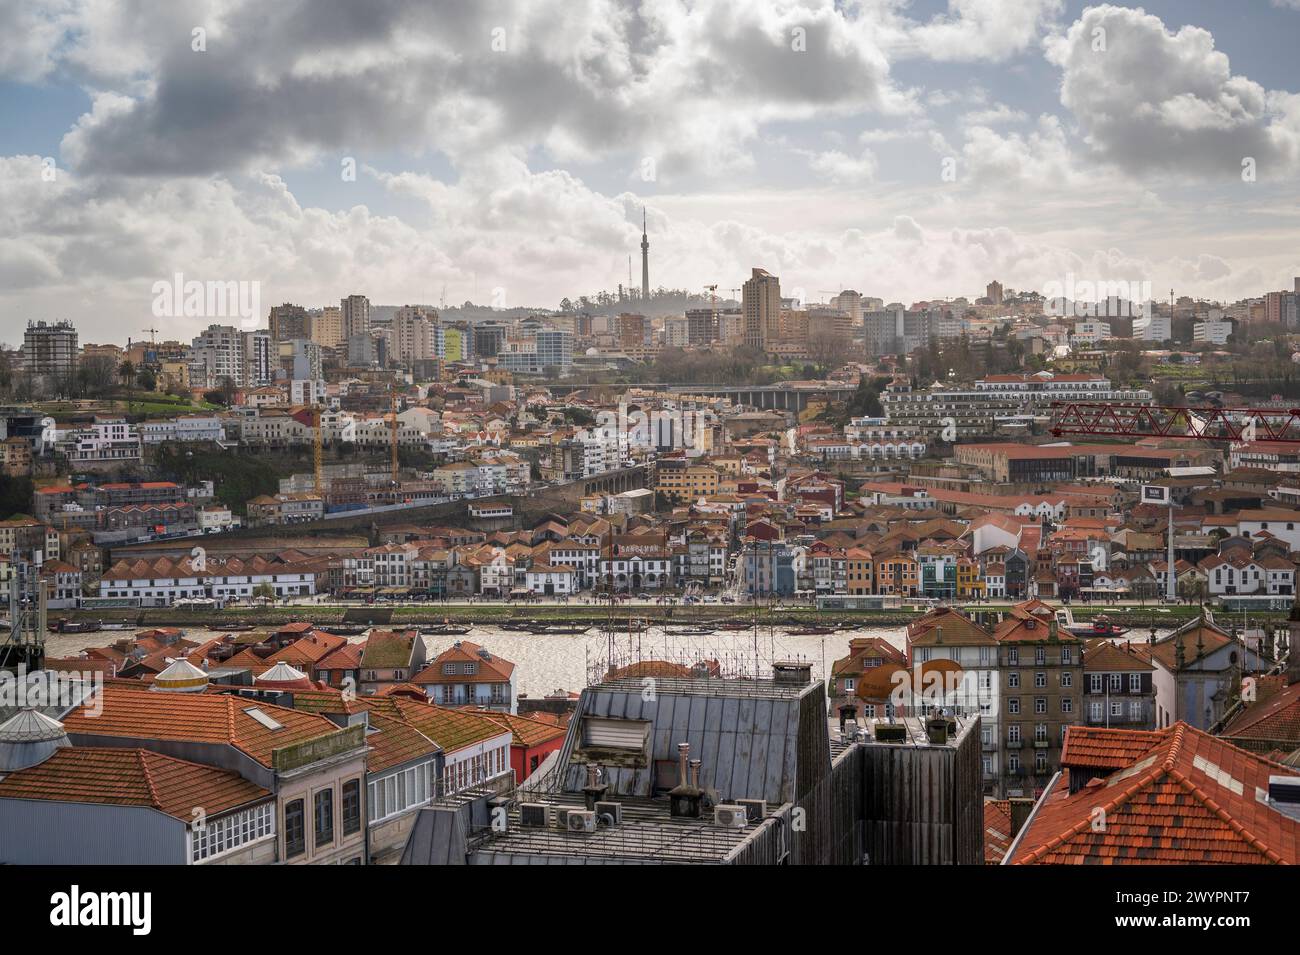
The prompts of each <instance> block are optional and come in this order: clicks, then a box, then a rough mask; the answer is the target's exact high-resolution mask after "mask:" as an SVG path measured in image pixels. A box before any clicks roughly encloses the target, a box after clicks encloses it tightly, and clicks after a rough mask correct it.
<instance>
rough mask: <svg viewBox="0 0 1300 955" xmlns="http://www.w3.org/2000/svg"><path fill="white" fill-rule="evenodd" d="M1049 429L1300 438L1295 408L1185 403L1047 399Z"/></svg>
mask: <svg viewBox="0 0 1300 955" xmlns="http://www.w3.org/2000/svg"><path fill="white" fill-rule="evenodd" d="M1051 431H1052V434H1053V435H1054V436H1055V437H1058V438H1060V437H1066V436H1071V435H1081V436H1087V437H1094V438H1197V439H1199V440H1202V441H1230V442H1234V443H1236V442H1247V443H1249V442H1256V441H1263V442H1279V441H1295V442H1300V408H1286V409H1282V408H1215V407H1206V408H1188V407H1178V406H1173V405H1141V404H1123V403H1119V404H1116V403H1112V402H1107V401H1054V402H1052V429H1051Z"/></svg>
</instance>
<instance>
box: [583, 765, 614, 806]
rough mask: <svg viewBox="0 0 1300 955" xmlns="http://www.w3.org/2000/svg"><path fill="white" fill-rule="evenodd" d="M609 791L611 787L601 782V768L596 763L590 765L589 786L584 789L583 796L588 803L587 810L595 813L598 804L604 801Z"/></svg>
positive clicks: (588, 770) (588, 771) (588, 768)
mask: <svg viewBox="0 0 1300 955" xmlns="http://www.w3.org/2000/svg"><path fill="white" fill-rule="evenodd" d="M608 790H609V786H607V785H605V784H603V783H601V781H600V766H598V765H597V764H596V763H588V764H587V785H585V786H583V787H582V795H583V797H584V798H585V799H586V801H587V808H588V809H589V810H591V811H593V812H594V811H595V809H596V803H598V802H601V801H603V800H604V798H605V793H606V792H607V791H608Z"/></svg>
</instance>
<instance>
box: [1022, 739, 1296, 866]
mask: <svg viewBox="0 0 1300 955" xmlns="http://www.w3.org/2000/svg"><path fill="white" fill-rule="evenodd" d="M1079 729H1080V727H1071V728H1070V730H1069V731H1068V733H1067V736H1066V746H1067V748H1068V747H1069V736H1070V735H1073V734H1074V733H1075V732H1076V731H1078V730H1079ZM1088 732H1095V731H1091V730H1090V731H1088ZM1146 735H1147V738H1148V739H1147V742H1148V744H1149V745H1148V746H1147V748H1146V750H1145V752H1144V753H1143V754H1142V755H1141V756H1140V758H1135V759H1130V760H1129V761H1128V762H1126V763H1125V764H1124V766H1123V768H1121V769H1117V770H1115V771H1113V772H1112V773H1110V775H1109V776H1107V777H1104V778H1097V779H1094V780H1092V781H1091V782H1090V783H1088V784H1087V785H1086V786H1084V787H1082V788H1081V789H1079V790H1078V791H1077V792H1075V793H1073V794H1071V793H1070V792H1069V790H1068V787H1067V786H1065V785H1064V777H1058V779H1057V781H1056V788H1055V789H1053V790H1052V791H1050V792H1048V793H1047V794H1046V795H1045V796H1044V797H1043V798H1042V799H1041V800H1040V801H1039V804H1038V806H1037V807H1036V810H1035V813H1034V816H1033V817H1032V818H1031V819H1030V821H1029V822H1028V823H1027V824H1026V827H1025V830H1024V831H1023V832H1022V833H1021V835H1020V837H1019V839H1018V846H1017V848H1016V850H1015V857H1014V860H1013V861H1014V863H1015V864H1017V865H1028V864H1044V863H1046V864H1056V865H1062V864H1063V865H1085V864H1090V865H1097V864H1100V865H1117V864H1123V865H1135V864H1136V865H1141V864H1148V865H1149V864H1157V865H1158V864H1164V865H1170V864H1199V865H1206V864H1278V863H1287V864H1294V863H1297V862H1300V820H1297V819H1294V818H1291V817H1290V816H1287V815H1284V814H1283V813H1281V812H1279V811H1278V810H1277V808H1276V806H1275V805H1272V804H1270V803H1269V802H1267V801H1266V799H1263V798H1261V795H1260V794H1261V793H1267V792H1268V784H1269V777H1270V776H1275V775H1300V774H1297V773H1295V772H1293V771H1290V770H1288V769H1286V768H1285V767H1282V766H1279V765H1278V764H1277V763H1272V762H1269V761H1268V760H1266V759H1263V758H1261V757H1259V756H1257V755H1255V754H1254V753H1250V752H1247V751H1246V750H1243V749H1239V748H1238V747H1236V746H1233V745H1232V744H1231V743H1228V742H1226V741H1225V740H1222V739H1218V738H1217V737H1213V736H1210V735H1209V734H1207V733H1203V732H1201V731H1200V730H1198V729H1195V728H1194V727H1191V726H1188V725H1187V724H1186V723H1182V722H1180V723H1176V724H1174V725H1173V726H1170V727H1167V728H1165V729H1163V730H1158V731H1155V732H1151V733H1148V734H1146ZM1137 738H1138V737H1137V736H1136V734H1134V736H1133V738H1131V739H1130V740H1127V741H1125V742H1124V743H1122V744H1121V745H1122V746H1125V747H1128V746H1134V747H1135V744H1136V741H1137ZM1099 819H1100V820H1102V824H1101V825H1098V824H1097V822H1098V820H1099Z"/></svg>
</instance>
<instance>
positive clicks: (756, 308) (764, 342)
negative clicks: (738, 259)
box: [741, 269, 781, 349]
mask: <svg viewBox="0 0 1300 955" xmlns="http://www.w3.org/2000/svg"><path fill="white" fill-rule="evenodd" d="M741 307H742V309H743V311H744V314H745V345H746V346H747V347H750V348H760V349H762V348H766V347H767V346H768V344H769V343H772V342H775V341H776V340H777V338H778V337H779V335H780V322H781V280H780V279H778V278H777V277H776V276H775V275H771V274H770V273H768V272H767V271H765V270H763V269H754V270H753V272H752V274H751V276H750V278H749V280H748V281H747V282H745V285H744V287H743V289H742V291H741Z"/></svg>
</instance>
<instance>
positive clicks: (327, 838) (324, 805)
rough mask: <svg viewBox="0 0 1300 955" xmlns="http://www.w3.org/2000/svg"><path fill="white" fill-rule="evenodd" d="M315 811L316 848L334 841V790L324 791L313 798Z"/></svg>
mask: <svg viewBox="0 0 1300 955" xmlns="http://www.w3.org/2000/svg"><path fill="white" fill-rule="evenodd" d="M313 802H314V804H315V805H314V809H315V821H316V832H315V836H316V838H315V844H316V848H318V849H319V848H320V847H321V846H327V845H329V844H330V843H332V842H333V841H334V790H332V789H322V790H321V791H320V792H318V793H317V794H316V795H315V796H314V797H313Z"/></svg>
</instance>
